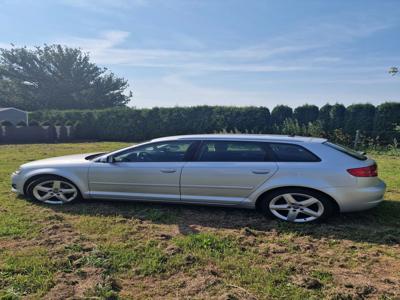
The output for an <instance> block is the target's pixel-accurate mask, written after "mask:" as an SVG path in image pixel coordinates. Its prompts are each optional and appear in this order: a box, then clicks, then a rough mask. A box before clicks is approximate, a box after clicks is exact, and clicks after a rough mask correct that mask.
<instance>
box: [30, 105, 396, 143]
mask: <svg viewBox="0 0 400 300" xmlns="http://www.w3.org/2000/svg"><path fill="white" fill-rule="evenodd" d="M398 107H399V106H398V103H389V104H381V105H380V106H378V108H377V109H376V114H375V107H374V106H373V105H371V104H355V105H350V106H349V107H348V109H346V107H345V106H343V105H342V104H338V103H336V104H334V105H329V104H327V105H325V106H323V107H321V109H320V110H319V111H318V107H316V106H315V105H303V106H300V107H298V108H296V109H295V113H294V115H293V113H292V109H291V108H290V107H288V106H283V105H280V106H277V107H275V108H274V109H273V110H272V113H271V114H270V112H269V110H268V108H266V107H252V106H251V107H230V106H206V105H203V106H194V107H169V108H166V107H164V108H159V107H155V108H152V109H135V108H128V107H120V108H111V109H104V110H67V111H56V110H50V111H36V112H33V113H31V114H30V118H31V119H35V120H40V121H47V122H45V123H43V124H47V125H50V124H51V123H53V124H54V123H56V124H60V123H64V124H66V125H69V126H71V125H73V128H72V131H71V132H72V134H73V135H74V138H75V139H80V140H97V139H99V140H119V141H143V140H149V139H153V138H157V137H161V136H169V135H179V134H198V133H217V132H225V133H226V132H233V133H270V132H271V131H274V132H275V133H278V134H297V135H313V136H324V137H328V138H330V139H333V140H340V141H347V140H350V141H351V140H354V134H355V131H356V130H358V129H359V130H361V133H362V134H363V136H365V141H367V138H370V139H369V140H368V142H366V143H368V144H370V143H371V141H372V140H373V141H374V143H377V141H379V142H381V141H382V142H384V143H388V142H391V141H392V140H393V138H397V140H400V132H399V133H396V132H395V130H394V128H393V126H394V125H393V123H396V122H397V121H398V124H400V120H399V112H398ZM286 116H292V117H286ZM283 118H284V119H283ZM59 122H60V123H59ZM384 134H385V138H384V139H383V138H382V136H383V135H384ZM378 137H380V139H379V138H378ZM371 139H372V140H371Z"/></svg>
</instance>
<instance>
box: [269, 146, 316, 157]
mask: <svg viewBox="0 0 400 300" xmlns="http://www.w3.org/2000/svg"><path fill="white" fill-rule="evenodd" d="M269 145H270V147H271V149H272V151H273V152H274V154H275V156H276V161H278V162H318V161H321V159H320V158H319V157H318V156H316V155H315V154H313V153H311V152H310V151H309V150H307V149H306V148H304V147H302V146H300V145H295V144H284V143H270V144H269Z"/></svg>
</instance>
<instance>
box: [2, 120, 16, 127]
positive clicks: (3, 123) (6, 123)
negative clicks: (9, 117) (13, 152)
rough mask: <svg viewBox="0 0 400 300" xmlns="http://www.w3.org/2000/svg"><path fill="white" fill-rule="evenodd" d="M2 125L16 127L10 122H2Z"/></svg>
mask: <svg viewBox="0 0 400 300" xmlns="http://www.w3.org/2000/svg"><path fill="white" fill-rule="evenodd" d="M0 124H1V126H6V127H10V126H14V124H13V123H11V122H10V121H6V120H3V121H1V122H0Z"/></svg>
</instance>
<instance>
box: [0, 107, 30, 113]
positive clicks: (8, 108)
mask: <svg viewBox="0 0 400 300" xmlns="http://www.w3.org/2000/svg"><path fill="white" fill-rule="evenodd" d="M10 109H12V110H18V111H20V112H23V113H28V112H27V111H25V110H22V109H19V108H15V107H0V111H4V110H10Z"/></svg>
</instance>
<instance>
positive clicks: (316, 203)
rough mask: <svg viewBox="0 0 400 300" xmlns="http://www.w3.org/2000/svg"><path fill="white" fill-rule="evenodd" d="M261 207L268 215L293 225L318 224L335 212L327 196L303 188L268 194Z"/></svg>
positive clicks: (280, 190) (281, 190)
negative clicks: (317, 222)
mask: <svg viewBox="0 0 400 300" xmlns="http://www.w3.org/2000/svg"><path fill="white" fill-rule="evenodd" d="M260 206H261V209H262V211H263V212H264V213H266V214H267V215H269V216H272V217H274V218H277V219H280V220H283V221H287V222H293V223H308V222H316V221H319V220H323V219H326V218H327V217H329V216H330V215H332V214H333V212H334V204H333V203H332V200H331V199H329V198H328V197H327V196H326V195H324V194H322V193H319V192H316V191H312V190H307V189H302V188H287V189H279V190H277V191H273V192H271V193H268V194H267V195H265V196H264V198H263V199H262V200H261V203H260Z"/></svg>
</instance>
